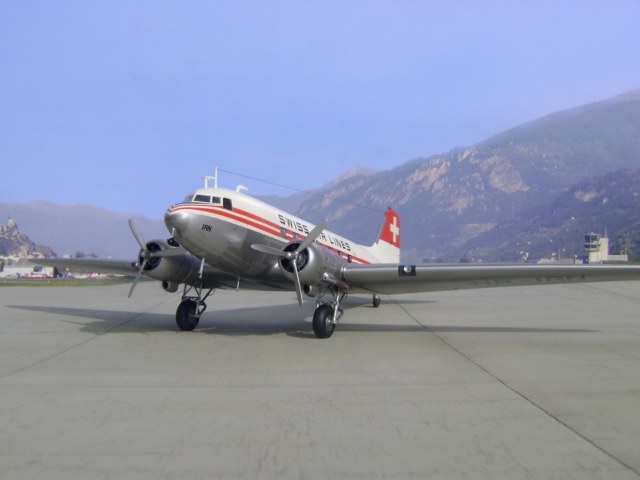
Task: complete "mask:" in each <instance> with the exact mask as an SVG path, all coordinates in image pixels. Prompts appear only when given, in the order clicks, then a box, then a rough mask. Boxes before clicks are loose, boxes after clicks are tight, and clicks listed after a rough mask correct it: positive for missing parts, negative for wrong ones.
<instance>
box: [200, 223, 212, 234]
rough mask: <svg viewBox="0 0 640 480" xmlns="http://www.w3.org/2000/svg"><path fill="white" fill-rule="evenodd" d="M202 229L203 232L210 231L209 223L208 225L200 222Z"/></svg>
mask: <svg viewBox="0 0 640 480" xmlns="http://www.w3.org/2000/svg"><path fill="white" fill-rule="evenodd" d="M202 230H204V231H205V232H210V231H211V225H209V224H207V223H203V224H202Z"/></svg>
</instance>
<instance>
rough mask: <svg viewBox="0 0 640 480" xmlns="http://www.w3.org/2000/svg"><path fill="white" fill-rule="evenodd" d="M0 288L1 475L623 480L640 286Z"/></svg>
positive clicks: (630, 449) (634, 395)
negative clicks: (309, 293)
mask: <svg viewBox="0 0 640 480" xmlns="http://www.w3.org/2000/svg"><path fill="white" fill-rule="evenodd" d="M128 288H129V287H128V285H117V286H110V287H79V288H71V287H67V288H61V287H51V288H25V287H19V288H14V287H2V288H0V478H1V479H12V480H13V479H33V478H46V479H65V480H70V479H123V478H126V479H165V478H166V479H174V478H175V479H213V478H221V479H222V478H224V479H226V478H232V479H253V478H265V479H271V478H274V479H276V478H277V479H289V478H295V479H316V478H317V479H327V478H338V479H343V478H344V479H384V478H394V479H418V478H420V479H423V478H438V479H440V478H454V479H458V478H473V479H483V478H490V479H563V478H574V479H581V480H584V479H607V480H610V479H638V478H640V318H639V317H640V316H639V315H638V311H639V307H640V282H621V283H607V284H605V283H599V284H589V285H566V286H545V287H536V288H506V289H502V288H500V289H491V290H476V291H471V290H467V291H460V292H440V293H437V294H436V293H432V294H420V295H407V296H395V297H393V298H389V297H387V298H383V304H382V306H381V307H380V308H379V309H373V308H372V307H370V306H369V305H370V304H369V298H367V297H357V296H353V297H351V298H350V299H349V301H348V305H347V306H348V308H347V310H346V311H345V315H344V317H343V319H342V321H341V324H340V325H339V326H338V329H337V330H336V333H335V334H334V336H333V337H332V338H330V339H327V340H318V339H316V338H315V337H314V335H313V332H312V329H311V324H310V319H311V315H312V308H313V306H312V305H311V304H309V305H305V307H304V308H303V309H300V308H299V307H298V306H297V304H296V301H295V295H294V294H293V293H284V294H283V293H275V294H274V293H263V292H259V293H256V292H242V291H241V292H239V293H236V292H228V291H227V292H217V293H216V294H215V295H214V296H213V297H212V298H211V299H210V300H209V302H208V303H209V310H208V311H207V312H206V313H205V315H204V316H203V318H202V320H201V323H200V326H199V328H198V329H197V330H195V331H194V332H179V331H177V330H176V327H175V322H174V312H175V308H176V306H177V304H178V301H179V295H178V294H167V293H165V292H162V291H161V290H160V287H159V285H158V284H157V283H151V282H149V283H142V284H140V285H139V286H138V287H137V289H136V292H135V294H134V296H133V297H132V298H131V299H127V298H126V295H127V291H128Z"/></svg>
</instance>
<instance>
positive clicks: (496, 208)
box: [0, 90, 640, 262]
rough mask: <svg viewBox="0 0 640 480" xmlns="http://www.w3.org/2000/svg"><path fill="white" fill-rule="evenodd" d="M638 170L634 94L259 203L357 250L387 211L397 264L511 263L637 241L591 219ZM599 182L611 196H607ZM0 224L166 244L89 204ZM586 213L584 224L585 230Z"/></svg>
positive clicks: (97, 244)
mask: <svg viewBox="0 0 640 480" xmlns="http://www.w3.org/2000/svg"><path fill="white" fill-rule="evenodd" d="M638 168H640V90H635V91H632V92H628V93H626V94H623V95H620V96H618V97H615V98H612V99H608V100H604V101H601V102H597V103H593V104H589V105H585V106H581V107H577V108H573V109H570V110H565V111H562V112H557V113H554V114H551V115H548V116H546V117H543V118H540V119H538V120H534V121H532V122H528V123H525V124H523V125H520V126H518V127H516V128H513V129H510V130H507V131H505V132H502V133H499V134H497V135H494V136H493V137H490V138H488V139H486V140H485V141H483V142H480V143H478V144H476V145H473V146H469V147H466V148H456V149H453V150H451V151H449V152H445V153H442V154H437V155H432V156H429V157H425V158H417V159H414V160H411V161H409V162H407V163H405V164H403V165H400V166H398V167H396V168H393V169H390V170H387V171H378V172H376V171H372V170H371V169H360V168H357V169H354V170H350V171H348V172H346V173H345V174H344V175H343V176H341V177H338V178H337V179H335V180H334V181H333V182H331V183H330V184H329V185H326V186H325V187H322V188H320V189H317V190H314V191H312V192H310V193H302V192H299V193H296V194H294V195H292V196H289V197H284V198H282V197H262V198H263V199H264V200H266V201H269V202H270V203H273V204H274V205H276V206H280V207H281V208H283V209H285V210H287V211H290V212H292V213H295V214H297V215H298V216H300V217H303V218H306V219H308V220H310V221H313V222H316V223H317V222H319V221H320V220H322V219H323V218H327V219H329V221H330V226H329V228H330V229H331V230H332V231H335V232H336V233H340V234H341V235H344V236H347V237H349V238H351V239H353V240H354V241H357V242H360V243H365V244H367V243H371V242H372V241H373V239H374V238H375V236H376V234H377V233H378V229H379V226H380V222H381V219H382V212H383V211H384V210H385V209H386V207H387V206H392V207H394V208H396V209H397V210H398V212H399V213H400V216H401V219H402V243H403V259H402V260H403V261H405V262H421V261H423V260H426V261H432V260H447V261H457V260H459V259H460V258H461V257H477V258H479V259H483V260H486V261H495V260H509V261H512V260H514V259H518V258H519V257H518V256H519V251H520V250H521V248H520V247H521V245H519V244H518V243H517V242H518V241H520V242H522V241H526V242H531V245H534V244H535V245H538V243H536V242H539V245H540V246H539V247H535V248H533V247H531V248H529V249H527V251H529V252H530V258H535V255H538V254H539V255H544V256H548V255H549V253H550V251H549V248H542V245H543V244H544V241H547V242H549V239H552V240H553V242H555V243H554V245H556V244H557V245H559V247H560V248H565V249H568V250H572V249H573V248H574V247H570V246H565V245H569V243H568V242H569V241H570V240H569V232H570V235H571V237H572V240H571V241H572V242H574V244H575V242H578V243H580V242H581V236H582V235H584V234H585V233H588V231H590V230H595V231H596V233H602V229H603V228H605V227H606V228H608V229H609V232H610V234H611V236H612V237H614V236H615V239H617V241H618V242H620V241H622V240H620V238H618V237H619V235H626V236H625V237H624V238H626V240H624V241H626V242H627V243H628V242H629V239H630V238H631V239H633V238H640V236H637V237H635V236H634V235H635V232H636V230H634V228H636V229H637V231H638V232H640V224H637V225H636V224H635V223H634V222H635V220H634V219H635V217H634V216H633V215H632V213H633V212H632V211H630V210H627V213H624V214H621V215H620V216H619V217H617V218H619V220H616V222H615V225H614V222H610V221H607V222H606V224H604V225H603V223H605V222H603V220H600V218H602V219H605V218H606V216H607V215H609V216H611V215H613V214H612V213H611V208H612V206H613V205H614V204H613V203H611V202H613V201H612V200H611V199H612V198H614V197H615V198H617V200H616V202H617V203H616V205H618V206H619V207H620V208H619V209H618V210H621V211H622V207H623V206H624V205H625V204H629V205H634V204H633V202H632V201H631V200H629V199H630V198H631V197H629V196H628V195H632V194H633V192H634V191H635V190H633V188H632V186H630V185H629V186H627V187H628V188H627V187H625V188H626V190H624V191H627V193H628V195H627V196H624V195H622V196H620V197H617V196H615V195H614V193H615V192H614V191H613V190H615V189H616V188H619V189H621V187H620V185H622V183H620V182H622V181H623V180H624V179H623V178H622V177H628V178H627V179H626V180H629V181H631V180H632V179H633V178H634V176H635V174H636V173H637V169H638ZM608 174H611V176H610V177H609V176H607V175H608ZM584 182H587V183H584ZM589 182H592V183H589ZM615 182H618V183H617V184H616V183H615ZM607 185H609V186H610V188H611V189H613V190H612V191H609V190H607V188H609V187H607ZM615 185H618V186H617V187H616V186H615ZM591 191H596V192H602V193H601V194H599V195H601V197H598V198H607V199H608V200H607V202H605V203H603V204H602V205H601V207H602V212H601V214H598V215H600V216H599V217H597V218H596V217H595V216H594V215H595V214H594V213H593V212H594V211H596V210H598V209H596V208H595V207H596V206H597V205H596V204H593V203H590V202H587V201H581V200H580V198H583V199H587V198H591V199H592V198H596V197H591V196H590V195H582V194H580V193H577V192H591ZM622 191H623V189H621V190H620V192H622ZM629 192H631V193H629ZM633 199H635V197H633ZM580 202H582V203H580ZM625 202H627V203H625ZM636 210H637V209H636ZM549 211H552V212H553V211H555V212H556V215H557V212H562V215H569V216H568V217H567V218H571V217H575V218H576V219H577V220H576V224H578V227H576V229H575V230H571V229H569V227H568V226H567V225H565V224H563V226H564V230H563V229H562V226H559V225H556V224H555V223H554V221H560V220H561V219H562V218H564V217H562V218H561V217H557V216H556V217H555V220H554V218H553V217H549V215H548V214H547V213H548V212H549ZM598 211H600V210H598ZM545 212H547V213H545ZM625 215H626V217H625ZM2 216H4V217H5V218H6V217H8V216H11V217H12V218H15V219H16V220H17V221H18V222H19V223H20V225H21V226H22V227H23V228H24V229H25V231H28V232H29V233H30V235H32V237H33V238H34V240H35V241H37V242H39V243H43V244H47V245H50V246H51V247H52V248H53V249H54V250H56V251H57V252H58V253H60V254H64V253H72V254H73V253H74V252H75V251H84V252H95V253H97V254H98V255H99V256H101V257H106V256H113V257H119V258H132V257H133V256H135V254H136V252H137V251H138V248H139V247H138V245H137V243H136V242H135V240H134V239H133V236H132V235H131V232H130V231H129V228H128V225H127V219H128V218H130V217H133V218H134V219H135V220H136V221H137V222H138V224H139V225H140V228H141V230H142V231H143V232H144V234H145V237H146V238H147V239H149V240H150V239H154V238H161V239H162V238H166V237H167V231H166V229H165V228H164V225H163V223H162V220H160V219H159V220H150V219H147V218H144V217H140V216H132V215H127V214H123V213H114V212H109V211H107V210H105V209H102V208H98V207H87V206H60V205H56V204H52V203H48V202H32V203H29V204H9V203H0V218H2ZM590 217H591V218H593V219H594V221H593V222H592V224H589V223H588V222H587V219H588V218H590ZM612 218H613V217H612ZM580 222H583V223H580ZM536 225H537V228H538V230H537V231H536V230H535V229H536ZM591 225H593V226H591ZM625 225H626V227H625ZM634 225H635V226H634ZM625 228H627V230H625ZM563 231H564V232H566V233H567V235H565V236H563V233H562V232H563ZM624 232H626V233H624ZM536 235H538V237H536V238H537V239H534V236H536ZM574 235H576V236H577V238H573V236H574ZM510 240H513V242H511V243H509V242H510ZM534 240H535V241H534ZM514 242H515V243H514ZM540 242H541V243H540ZM527 245H529V244H527ZM575 248H578V249H579V246H577V247H575ZM555 250H556V249H555V246H554V247H553V250H552V251H555ZM568 250H567V251H568Z"/></svg>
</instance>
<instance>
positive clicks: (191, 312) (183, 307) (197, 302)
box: [176, 285, 213, 331]
mask: <svg viewBox="0 0 640 480" xmlns="http://www.w3.org/2000/svg"><path fill="white" fill-rule="evenodd" d="M191 290H195V293H196V295H195V296H193V295H189V293H190V292H191ZM202 291H203V289H202V287H187V285H185V286H184V292H183V293H182V301H181V302H180V305H178V309H177V310H176V324H177V325H178V328H179V329H180V330H184V331H191V330H193V329H194V328H196V327H197V326H198V322H199V321H200V315H202V314H203V313H204V311H205V310H206V309H207V304H206V303H204V301H205V300H206V299H207V298H209V295H211V293H212V292H213V289H212V288H211V289H209V291H208V292H207V293H206V294H205V295H204V297H203V296H202Z"/></svg>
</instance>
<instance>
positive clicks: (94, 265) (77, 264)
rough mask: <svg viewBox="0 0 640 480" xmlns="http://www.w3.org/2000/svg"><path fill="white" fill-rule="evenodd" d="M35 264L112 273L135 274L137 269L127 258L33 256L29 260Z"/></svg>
mask: <svg viewBox="0 0 640 480" xmlns="http://www.w3.org/2000/svg"><path fill="white" fill-rule="evenodd" d="M29 261H30V262H31V263H33V264H35V265H43V266H47V267H57V268H68V269H70V270H76V271H84V272H97V273H112V274H115V275H135V274H136V272H137V271H138V269H137V268H136V266H135V262H131V261H127V260H102V259H95V258H61V259H58V258H42V259H40V258H33V259H30V260H29Z"/></svg>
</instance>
